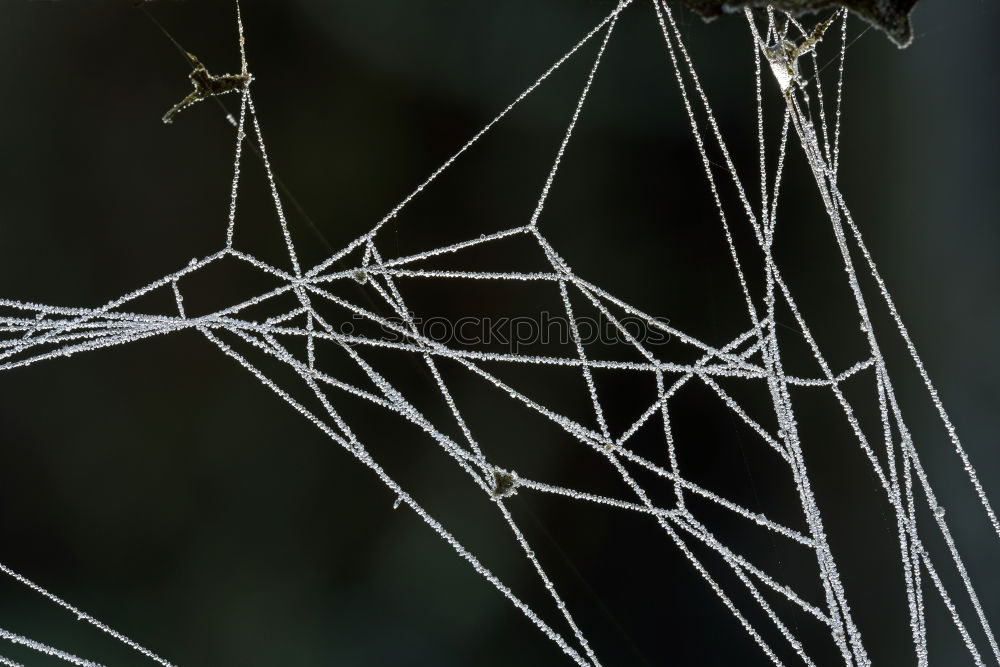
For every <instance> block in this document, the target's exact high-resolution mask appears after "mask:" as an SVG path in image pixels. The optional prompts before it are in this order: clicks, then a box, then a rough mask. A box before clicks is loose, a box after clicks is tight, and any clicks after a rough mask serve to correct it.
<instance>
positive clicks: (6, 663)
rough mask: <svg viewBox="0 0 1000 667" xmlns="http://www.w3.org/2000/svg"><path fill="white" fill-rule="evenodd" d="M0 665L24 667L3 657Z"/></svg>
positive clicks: (0, 656)
mask: <svg viewBox="0 0 1000 667" xmlns="http://www.w3.org/2000/svg"><path fill="white" fill-rule="evenodd" d="M0 665H6V666H7V667H24V665H22V664H21V663H19V662H14V661H13V660H11V659H10V658H5V657H3V656H2V655H0Z"/></svg>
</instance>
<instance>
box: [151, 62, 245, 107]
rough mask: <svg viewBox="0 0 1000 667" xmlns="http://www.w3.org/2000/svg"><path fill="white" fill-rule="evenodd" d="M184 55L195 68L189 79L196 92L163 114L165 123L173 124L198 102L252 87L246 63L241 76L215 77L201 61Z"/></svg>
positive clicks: (226, 75)
mask: <svg viewBox="0 0 1000 667" xmlns="http://www.w3.org/2000/svg"><path fill="white" fill-rule="evenodd" d="M184 55H186V56H187V58H188V60H189V61H191V66H192V67H193V68H194V69H192V70H191V74H190V75H189V77H188V78H190V79H191V83H192V84H193V85H194V90H193V91H191V92H190V93H188V95H187V97H185V98H184V99H183V100H181V101H180V102H178V103H177V104H175V105H174V106H172V107H171V108H170V110H169V111H167V113H165V114H163V122H164V123H172V122H173V121H174V116H176V115H177V114H178V113H180V112H181V111H183V110H184V109H187V108H188V107H189V106H191V105H192V104H195V103H196V102H201V101H202V100H207V99H208V98H209V97H214V96H216V95H223V94H225V93H230V92H232V91H234V90H241V89H242V88H245V87H246V86H248V85H250V81H252V80H253V77H252V76H251V75H250V73H249V72H247V71H246V65H245V61H244V67H243V72H241V73H240V74H220V75H218V76H215V75H213V74H212V73H211V72H209V71H208V69H207V68H206V67H205V66H204V65H202V64H201V61H200V60H198V58H197V57H196V56H195V55H193V54H191V53H189V52H187V51H185V52H184Z"/></svg>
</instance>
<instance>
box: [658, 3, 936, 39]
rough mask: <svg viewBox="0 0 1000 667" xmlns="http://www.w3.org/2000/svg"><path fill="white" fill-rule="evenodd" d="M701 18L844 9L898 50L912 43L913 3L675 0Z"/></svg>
mask: <svg viewBox="0 0 1000 667" xmlns="http://www.w3.org/2000/svg"><path fill="white" fill-rule="evenodd" d="M677 2H679V3H681V4H682V5H686V6H687V7H690V8H691V9H693V10H694V11H696V12H697V13H699V14H701V15H702V16H704V17H705V18H713V17H716V16H719V15H720V14H724V13H731V12H734V11H737V10H739V9H742V8H743V7H765V6H767V5H773V6H774V8H775V9H781V10H784V11H787V12H791V13H793V14H798V13H802V12H816V11H819V10H821V9H826V8H829V7H847V8H848V9H850V10H851V11H852V12H854V13H855V14H856V15H858V16H860V17H861V18H863V19H864V20H866V21H868V22H869V23H871V24H872V25H874V26H876V27H877V28H880V29H881V30H882V31H884V32H885V33H886V34H887V35H888V36H889V38H890V39H892V41H893V42H895V43H896V45H898V46H899V47H904V46H906V45H907V44H909V43H910V41H911V40H912V39H913V29H912V28H911V27H910V11H911V10H912V9H913V6H914V5H916V4H917V0H677Z"/></svg>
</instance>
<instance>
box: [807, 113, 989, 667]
mask: <svg viewBox="0 0 1000 667" xmlns="http://www.w3.org/2000/svg"><path fill="white" fill-rule="evenodd" d="M791 100H792V101H793V102H794V98H791ZM801 113H802V112H801V111H800V110H799V109H798V108H796V109H795V111H794V112H793V120H795V119H796V117H799V118H800V119H799V120H797V122H795V123H794V126H795V128H796V131H797V132H798V133H799V136H800V139H801V142H802V145H803V148H804V149H805V151H806V154H807V157H808V158H809V162H810V165H811V166H812V168H813V171H814V173H815V176H816V182H817V185H818V186H819V187H820V194H821V197H822V198H823V201H824V203H825V205H826V207H827V213H828V216H829V218H830V220H831V222H832V223H833V226H834V232H835V236H836V239H837V243H838V246H839V247H840V251H841V255H842V257H843V260H844V264H845V269H846V270H847V274H848V282H849V284H850V286H851V290H852V292H853V294H854V297H855V301H856V302H857V305H858V311H859V315H860V316H861V318H862V325H863V326H862V330H863V332H864V333H865V334H866V337H867V339H868V343H869V346H870V348H871V349H872V352H873V354H874V356H875V357H876V362H877V366H878V368H879V374H880V377H882V378H883V380H884V379H885V378H886V377H887V371H886V369H885V361H884V359H883V358H882V355H881V352H880V351H879V347H878V343H877V342H876V341H875V338H874V331H873V329H872V325H871V318H870V316H869V314H868V309H867V306H866V304H865V299H864V297H863V295H862V293H861V289H860V286H859V284H858V278H857V274H856V273H855V270H854V268H853V262H852V260H851V258H850V253H849V251H848V249H847V245H846V237H845V235H844V232H843V228H842V225H841V215H840V214H841V213H843V214H844V216H845V218H846V216H847V215H849V213H848V211H847V207H846V204H845V202H844V200H843V197H842V196H841V195H840V194H839V189H838V188H837V186H836V183H835V182H834V181H833V179H832V177H831V176H830V172H831V169H830V168H829V167H828V166H827V165H826V163H824V162H822V159H821V156H820V153H819V151H818V146H817V145H816V136H815V134H814V133H810V132H807V131H806V124H807V121H805V120H802V119H801ZM852 232H855V240H856V241H859V239H860V232H859V231H857V227H856V226H855V227H854V228H853V229H852ZM859 246H860V243H859ZM864 254H865V255H866V259H868V261H869V268H870V270H871V271H872V274H873V276H876V275H877V274H876V271H875V269H874V262H873V261H871V256H870V254H868V253H867V252H866V251H865V252H864ZM876 280H878V279H877V278H876ZM883 285H884V283H883ZM881 287H882V286H880V288H881ZM887 293H888V291H887V290H883V296H885V295H886V294H887ZM886 301H887V303H889V302H890V301H891V300H890V299H887V300H886ZM890 310H891V312H892V314H893V315H898V314H897V313H896V312H895V309H894V308H890ZM896 320H897V321H896V324H897V327H901V326H902V322H901V320H899V319H898V317H897V318H896ZM901 330H903V331H905V327H902V329H901ZM914 351H915V350H913V351H911V355H912V354H913V352H914ZM917 359H918V358H917ZM917 359H915V363H917V367H918V370H920V369H921V366H922V364H920V363H919V361H917ZM924 377H925V382H927V380H926V375H924ZM932 398H936V396H935V394H934V393H932ZM945 424H946V427H947V426H948V425H950V422H947V421H946V422H945ZM949 435H951V433H949ZM956 439H957V438H956ZM960 454H962V455H964V454H965V452H964V450H960ZM911 456H912V457H913V459H914V462H915V463H917V465H918V468H917V470H918V472H919V471H920V468H919V463H918V461H919V459H918V458H917V455H916V452H915V450H914V451H912V452H911ZM963 462H968V458H967V456H963ZM967 472H968V473H969V475H970V479H971V480H972V481H973V485H974V486H977V484H976V483H977V482H978V479H977V478H976V477H975V472H974V470H972V469H971V464H969V465H968V467H967ZM922 482H924V485H925V492H926V493H927V495H928V501H929V502H930V503H931V507H932V509H933V510H934V515H935V519H936V521H937V523H938V526H939V528H940V529H941V532H942V535H943V536H944V538H945V541H946V543H947V545H948V549H949V552H950V553H951V556H952V560H953V561H954V563H955V566H956V568H957V569H958V571H959V575H960V576H961V578H962V581H963V583H964V585H965V588H966V592H967V593H968V595H969V599H970V601H971V603H972V605H973V607H974V609H975V611H976V615H977V616H978V618H979V621H980V625H981V627H982V629H983V631H984V632H985V633H986V636H987V639H988V640H989V643H990V646H991V648H992V649H993V654H994V658H995V659H996V660H997V661H998V662H1000V647H998V645H997V641H996V639H995V637H994V635H993V632H992V629H991V628H990V626H989V623H988V621H987V619H986V616H985V612H984V611H983V608H982V605H981V603H980V601H979V599H978V595H977V594H976V592H975V589H974V587H973V586H972V582H971V579H970V578H969V576H968V573H967V571H966V567H965V565H964V563H963V561H962V559H961V557H960V555H959V553H958V550H957V547H956V546H955V544H954V540H953V539H952V536H951V534H950V531H949V530H948V528H947V525H946V524H945V522H944V519H943V513H942V512H938V511H937V509H936V508H937V503H936V501H935V500H933V495H932V493H933V492H932V491H931V490H930V486H929V484H927V483H926V482H925V478H924V479H922ZM976 491H977V493H978V494H979V495H980V499H981V501H983V502H984V505H985V507H986V509H987V513H988V514H989V513H991V512H992V508H991V507H990V506H989V503H988V500H987V499H986V496H985V492H983V491H982V488H981V486H980V487H978V488H976ZM991 519H994V517H992V516H991Z"/></svg>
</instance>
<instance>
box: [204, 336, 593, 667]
mask: <svg viewBox="0 0 1000 667" xmlns="http://www.w3.org/2000/svg"><path fill="white" fill-rule="evenodd" d="M202 333H203V334H204V335H205V337H206V338H208V339H209V340H210V341H211V342H213V343H215V344H216V346H218V347H219V348H220V349H221V350H222V351H223V352H224V353H225V354H226V355H227V356H229V357H231V358H233V359H234V360H235V361H236V362H237V363H239V364H240V365H241V366H243V367H244V368H246V369H247V370H248V371H250V373H251V374H253V375H254V376H255V377H256V378H257V379H258V380H259V381H260V382H261V383H262V384H264V385H265V386H266V387H268V388H269V389H271V391H273V392H275V393H276V394H277V395H278V396H280V397H281V398H282V400H284V401H285V402H286V403H288V404H289V405H290V406H292V408H294V409H295V410H296V411H297V412H299V413H300V414H301V415H302V416H304V417H305V418H306V419H308V420H309V421H310V422H312V423H313V424H314V425H316V426H317V427H318V428H319V429H320V430H322V431H323V432H324V433H326V435H327V436H328V437H329V438H331V439H332V440H334V442H336V443H338V444H340V445H341V446H342V447H343V448H344V449H345V450H347V451H348V452H349V453H350V454H352V455H353V456H355V458H357V459H358V460H359V461H361V462H362V463H363V464H365V465H366V466H367V467H368V468H370V469H371V470H372V471H373V472H375V474H376V475H377V476H378V477H379V479H380V480H381V481H382V483H383V484H385V485H386V486H387V487H388V488H389V489H390V490H391V491H393V492H394V493H395V494H396V498H397V499H399V500H401V501H402V502H404V503H406V504H407V505H409V506H410V508H411V509H413V510H414V511H415V512H416V513H417V514H418V515H419V516H420V518H421V519H423V520H424V522H425V523H427V524H428V525H429V526H430V527H431V528H432V529H433V530H434V531H435V532H436V533H437V534H438V535H439V536H440V537H441V538H442V539H443V540H444V541H445V542H447V543H448V544H449V545H450V546H451V547H452V549H454V550H455V551H456V553H458V555H459V556H461V557H462V558H463V559H465V560H466V561H467V562H468V563H469V564H470V565H472V567H473V569H474V570H475V571H476V572H477V573H478V574H479V575H480V576H482V577H483V578H485V579H486V580H487V581H489V582H490V583H491V584H493V586H494V587H495V588H496V589H497V590H499V591H500V592H501V593H502V594H503V595H504V596H505V597H506V598H507V599H508V600H510V601H511V602H512V603H513V604H514V606H515V607H517V608H518V609H519V610H520V611H521V612H522V613H523V614H524V615H525V616H527V617H528V618H529V620H531V621H532V622H533V623H534V624H535V625H536V626H537V627H538V628H539V629H540V630H541V631H542V632H543V633H544V634H545V635H546V636H547V637H548V638H549V639H551V640H552V641H553V642H555V643H556V644H557V645H558V646H559V647H560V648H561V649H562V650H563V652H564V653H566V655H568V656H569V657H570V658H572V659H573V660H574V661H575V662H576V663H577V664H578V665H582V666H586V665H587V664H588V663H587V662H586V661H585V660H584V659H583V658H582V657H581V656H580V655H579V654H578V653H577V652H576V651H575V650H574V649H573V648H572V647H571V646H569V644H567V643H566V640H565V639H563V638H562V636H561V635H559V634H558V633H557V632H556V631H554V630H553V629H552V628H550V627H549V626H548V625H547V624H546V623H545V622H544V621H543V620H542V619H541V618H539V617H538V615H537V614H536V613H535V612H534V611H533V610H532V609H531V608H530V607H529V606H528V605H526V604H525V603H524V602H522V601H521V600H520V599H519V598H518V597H517V596H516V595H514V593H513V592H512V591H511V590H510V589H509V588H508V587H507V586H505V585H504V584H503V583H502V582H501V581H500V580H499V579H498V578H497V577H496V575H494V574H493V573H492V572H491V571H490V570H488V569H487V568H486V567H485V566H484V565H482V564H481V563H480V561H479V560H478V559H477V558H476V557H475V556H474V555H473V554H472V553H471V552H469V551H468V550H467V549H466V548H465V547H464V546H462V544H461V543H460V542H459V541H458V540H457V539H456V538H455V537H454V536H452V534H451V533H450V532H448V531H447V530H446V529H445V528H444V526H442V525H441V524H440V523H439V522H438V521H437V520H436V519H434V518H433V517H431V515H430V514H428V513H427V511H426V510H424V509H423V507H421V506H420V505H419V504H418V503H417V501H416V500H414V499H413V497H412V496H410V495H409V494H408V493H406V492H405V491H404V490H403V489H402V488H401V487H400V486H399V485H398V484H397V483H396V482H395V481H394V480H393V479H392V478H391V477H390V476H389V475H388V474H387V473H386V472H385V471H384V470H383V469H382V467H381V466H379V465H378V464H377V463H376V462H375V461H374V459H372V458H371V456H370V455H369V454H368V453H367V451H366V450H365V449H364V448H363V447H361V446H360V443H358V442H357V441H354V442H351V441H349V440H347V439H345V438H344V437H343V436H342V435H340V434H338V433H336V432H335V431H334V430H333V429H332V428H331V427H330V426H328V425H327V424H326V423H325V422H323V421H322V420H321V419H319V418H318V417H317V416H315V415H314V414H313V413H312V412H311V411H310V410H309V409H307V408H306V407H305V406H303V405H302V404H301V403H299V402H298V401H296V400H295V399H294V398H292V397H291V396H290V395H289V394H288V393H286V392H285V391H284V390H283V389H281V388H280V387H279V386H278V385H277V384H275V383H274V381H272V380H271V379H270V378H268V377H267V376H266V375H264V374H263V373H262V372H261V371H259V370H258V369H257V368H256V367H255V366H253V364H251V363H250V362H249V361H247V360H246V359H245V358H244V357H243V356H242V355H240V354H239V353H238V352H236V351H235V350H233V349H232V348H231V347H230V346H229V345H227V344H226V343H225V342H223V341H221V340H220V339H219V338H217V337H216V336H215V335H214V334H212V333H211V332H210V331H208V330H207V329H203V330H202Z"/></svg>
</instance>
